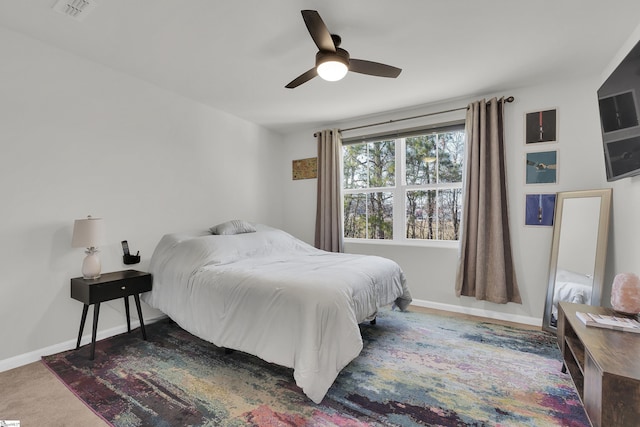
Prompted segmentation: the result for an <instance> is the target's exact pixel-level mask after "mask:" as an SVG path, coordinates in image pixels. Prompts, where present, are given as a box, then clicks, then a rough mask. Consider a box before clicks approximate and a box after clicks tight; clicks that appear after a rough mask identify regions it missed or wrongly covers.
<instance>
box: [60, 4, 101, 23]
mask: <svg viewBox="0 0 640 427" xmlns="http://www.w3.org/2000/svg"><path fill="white" fill-rule="evenodd" d="M95 6H96V2H95V0H58V1H57V2H56V4H55V5H54V6H53V10H55V11H56V12H58V13H61V14H63V15H67V16H69V17H71V18H73V19H75V20H76V21H82V20H83V19H84V18H86V16H87V15H88V14H89V13H90V12H91V11H92V10H93V8H94V7H95Z"/></svg>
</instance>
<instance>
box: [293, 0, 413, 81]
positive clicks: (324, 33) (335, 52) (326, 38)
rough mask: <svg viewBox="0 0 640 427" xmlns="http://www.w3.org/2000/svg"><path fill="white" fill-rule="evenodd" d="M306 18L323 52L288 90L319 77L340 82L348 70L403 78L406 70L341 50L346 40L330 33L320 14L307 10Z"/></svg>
mask: <svg viewBox="0 0 640 427" xmlns="http://www.w3.org/2000/svg"><path fill="white" fill-rule="evenodd" d="M302 18H303V19H304V23H305V24H306V25H307V29H308V30H309V34H311V38H312V39H313V42H314V43H315V44H316V46H318V49H319V50H318V53H316V66H315V67H313V68H312V69H310V70H309V71H306V72H304V73H302V74H301V75H299V76H298V77H296V78H295V79H293V80H292V81H291V82H290V83H289V84H288V85H286V86H285V87H286V88H287V89H293V88H296V87H298V86H300V85H301V84H303V83H306V82H308V81H309V80H311V79H312V78H314V77H315V76H318V75H319V76H320V77H321V78H323V79H325V80H327V81H337V80H340V79H342V78H343V77H344V76H345V75H346V74H347V71H354V72H356V73H361V74H369V75H371V76H378V77H391V78H396V77H398V75H400V72H401V71H402V70H401V69H400V68H396V67H392V66H391V65H385V64H380V63H379V62H372V61H365V60H362V59H352V58H350V57H349V52H347V51H346V50H344V49H342V48H340V47H339V46H340V43H341V41H342V39H341V38H340V36H338V35H336V34H331V33H329V30H328V29H327V26H326V25H325V24H324V22H323V21H322V18H321V17H320V14H319V13H318V12H317V11H315V10H303V11H302Z"/></svg>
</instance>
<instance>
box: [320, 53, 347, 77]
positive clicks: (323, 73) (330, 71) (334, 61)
mask: <svg viewBox="0 0 640 427" xmlns="http://www.w3.org/2000/svg"><path fill="white" fill-rule="evenodd" d="M316 69H317V71H318V75H319V76H320V77H321V78H323V79H324V80H326V81H329V82H336V81H338V80H341V79H342V78H343V77H344V76H346V75H347V71H349V68H348V67H347V64H345V62H344V61H343V60H342V58H340V57H336V58H329V59H327V60H326V61H323V62H321V63H320V64H318V66H317V67H316Z"/></svg>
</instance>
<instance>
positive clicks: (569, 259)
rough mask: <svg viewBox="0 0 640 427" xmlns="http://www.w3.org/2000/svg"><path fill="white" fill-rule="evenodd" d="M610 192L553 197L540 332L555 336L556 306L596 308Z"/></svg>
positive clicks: (576, 193)
mask: <svg viewBox="0 0 640 427" xmlns="http://www.w3.org/2000/svg"><path fill="white" fill-rule="evenodd" d="M611 192H612V191H611V189H610V188H608V189H603V190H585V191H564V192H560V193H558V194H557V197H556V210H555V220H554V225H553V241H552V244H551V258H550V262H549V282H548V288H547V299H546V303H545V308H544V316H543V318H542V329H544V330H546V331H550V332H555V330H556V322H557V319H558V302H560V301H568V302H574V303H579V304H590V305H600V298H601V296H602V282H603V276H604V267H605V262H606V256H607V238H608V235H609V211H610V210H611Z"/></svg>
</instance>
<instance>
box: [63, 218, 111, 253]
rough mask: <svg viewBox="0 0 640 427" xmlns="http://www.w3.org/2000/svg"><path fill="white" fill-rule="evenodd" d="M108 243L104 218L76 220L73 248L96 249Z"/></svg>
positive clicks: (72, 241)
mask: <svg viewBox="0 0 640 427" xmlns="http://www.w3.org/2000/svg"><path fill="white" fill-rule="evenodd" d="M105 242H106V233H105V226H104V221H103V220H102V218H93V217H91V216H89V217H88V218H87V219H76V220H75V222H74V224H73V237H72V238H71V247H72V248H95V247H97V246H100V245H102V244H104V243H105Z"/></svg>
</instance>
